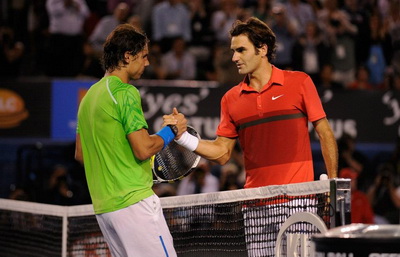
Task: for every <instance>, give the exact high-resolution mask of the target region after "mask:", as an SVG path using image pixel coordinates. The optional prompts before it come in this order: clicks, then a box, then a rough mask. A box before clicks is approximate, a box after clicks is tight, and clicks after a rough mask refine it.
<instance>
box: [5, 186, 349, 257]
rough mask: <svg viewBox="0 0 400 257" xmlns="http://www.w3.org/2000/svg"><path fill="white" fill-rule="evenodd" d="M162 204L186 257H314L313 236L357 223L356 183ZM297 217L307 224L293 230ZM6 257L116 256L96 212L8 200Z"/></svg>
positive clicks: (197, 197)
mask: <svg viewBox="0 0 400 257" xmlns="http://www.w3.org/2000/svg"><path fill="white" fill-rule="evenodd" d="M161 203H162V206H163V209H164V215H165V217H166V220H167V223H168V225H169V228H170V231H171V234H172V236H173V238H174V245H175V249H176V251H177V253H178V256H184V257H186V256H187V257H192V256H218V257H223V256H229V257H235V256H275V245H276V242H277V239H279V240H278V242H279V248H280V249H281V251H280V256H307V255H305V254H308V253H309V252H310V251H311V250H310V249H309V247H310V246H309V245H308V243H307V242H306V241H309V238H310V236H311V235H312V234H315V233H319V232H322V231H321V230H323V229H324V228H332V227H335V226H338V225H344V224H348V223H349V220H350V181H349V180H347V179H333V180H325V181H314V182H307V183H298V184H290V185H280V186H268V187H260V188H252V189H240V190H232V191H224V192H216V193H207V194H196V195H187V196H174V197H164V198H161ZM294 214H301V215H303V214H304V215H306V216H304V215H303V216H300V218H298V217H297V218H296V219H295V221H294V222H292V218H294V217H295V216H296V215H294ZM307 215H311V216H312V218H311V219H310V218H309V216H307ZM289 218H290V219H289ZM315 219H317V220H316V222H314V220H315ZM288 221H291V222H292V223H291V224H288ZM318 222H320V223H322V224H323V228H321V226H318V224H315V223H318ZM283 227H284V230H285V231H283V230H282V228H283ZM280 230H281V231H280ZM278 237H279V238H278ZM304 238H305V241H304ZM302 240H303V241H302ZM293 241H295V243H293ZM304 242H305V243H304ZM289 251H290V252H291V253H290V254H288V252H289ZM0 253H1V256H5V257H9V256H10V257H11V256H13V257H14V256H62V257H64V256H110V253H109V251H108V248H107V245H106V243H105V242H104V239H103V237H102V234H101V231H100V229H99V227H98V225H97V221H96V218H95V216H94V213H93V209H92V206H91V205H80V206H70V207H67V206H54V205H47V204H39V203H31V202H23V201H14V200H7V199H0ZM293 253H296V254H297V255H293Z"/></svg>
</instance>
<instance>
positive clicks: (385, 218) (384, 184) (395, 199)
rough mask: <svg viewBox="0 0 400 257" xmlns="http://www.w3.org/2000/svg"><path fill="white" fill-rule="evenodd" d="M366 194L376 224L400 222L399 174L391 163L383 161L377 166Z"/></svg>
mask: <svg viewBox="0 0 400 257" xmlns="http://www.w3.org/2000/svg"><path fill="white" fill-rule="evenodd" d="M367 195H368V198H369V200H370V203H371V204H372V207H373V210H374V212H375V218H374V219H375V223H376V224H399V223H400V215H399V214H400V187H399V174H398V173H397V172H396V171H395V170H394V168H393V166H392V165H390V164H389V163H385V164H382V165H381V166H380V167H379V168H378V174H377V176H376V178H375V181H374V183H373V184H372V185H371V186H370V187H369V189H368V191H367Z"/></svg>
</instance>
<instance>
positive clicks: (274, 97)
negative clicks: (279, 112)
mask: <svg viewBox="0 0 400 257" xmlns="http://www.w3.org/2000/svg"><path fill="white" fill-rule="evenodd" d="M281 96H283V95H278V96H273V97H272V101H273V100H276V99H278V98H279V97H281Z"/></svg>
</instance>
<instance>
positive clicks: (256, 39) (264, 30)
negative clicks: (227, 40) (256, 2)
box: [230, 17, 276, 62]
mask: <svg viewBox="0 0 400 257" xmlns="http://www.w3.org/2000/svg"><path fill="white" fill-rule="evenodd" d="M242 34H244V35H246V36H247V37H248V38H249V40H250V42H252V43H253V45H254V47H255V48H256V53H258V52H259V51H258V48H260V47H262V46H263V45H267V47H268V52H267V55H266V56H267V57H268V60H269V61H270V62H271V61H272V60H273V59H274V57H275V51H276V44H275V43H276V37H275V33H274V32H273V31H272V30H271V28H270V27H268V25H267V24H265V23H264V22H262V21H261V20H259V19H257V18H254V17H251V18H249V19H248V20H247V21H245V22H243V21H240V20H237V21H236V22H235V23H234V24H233V26H232V29H231V31H230V35H231V37H236V36H239V35H242Z"/></svg>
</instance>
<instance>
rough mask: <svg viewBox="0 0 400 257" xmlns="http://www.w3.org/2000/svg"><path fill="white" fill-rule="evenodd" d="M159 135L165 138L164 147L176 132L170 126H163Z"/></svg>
mask: <svg viewBox="0 0 400 257" xmlns="http://www.w3.org/2000/svg"><path fill="white" fill-rule="evenodd" d="M156 135H157V136H160V137H161V138H162V139H163V140H164V146H163V149H164V148H165V147H166V146H167V145H168V144H169V143H170V142H171V141H172V140H174V138H175V134H174V132H172V129H171V128H170V127H169V126H165V127H163V128H162V129H161V130H160V131H158V132H157V133H156Z"/></svg>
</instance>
